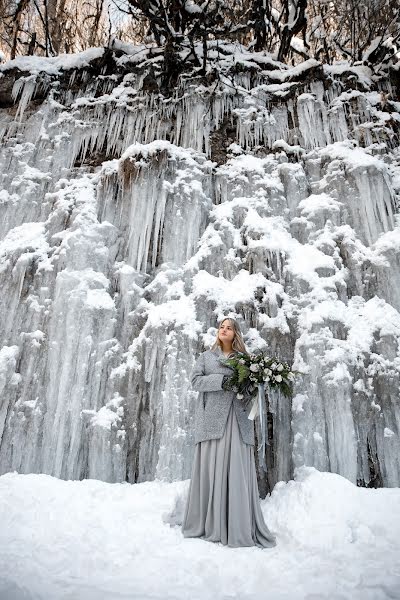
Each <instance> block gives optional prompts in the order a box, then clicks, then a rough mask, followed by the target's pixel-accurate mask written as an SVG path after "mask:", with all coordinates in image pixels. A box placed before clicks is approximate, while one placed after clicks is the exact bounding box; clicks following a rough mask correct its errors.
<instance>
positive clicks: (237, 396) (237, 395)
mask: <svg viewBox="0 0 400 600" xmlns="http://www.w3.org/2000/svg"><path fill="white" fill-rule="evenodd" d="M236 398H239V400H242V399H243V398H244V396H243V394H236Z"/></svg>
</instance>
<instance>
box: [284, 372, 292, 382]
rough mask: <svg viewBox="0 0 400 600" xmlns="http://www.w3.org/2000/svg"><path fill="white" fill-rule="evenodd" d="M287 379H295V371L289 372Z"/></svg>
mask: <svg viewBox="0 0 400 600" xmlns="http://www.w3.org/2000/svg"><path fill="white" fill-rule="evenodd" d="M286 379H289V381H293V379H294V375H293V373H288V375H287V377H286Z"/></svg>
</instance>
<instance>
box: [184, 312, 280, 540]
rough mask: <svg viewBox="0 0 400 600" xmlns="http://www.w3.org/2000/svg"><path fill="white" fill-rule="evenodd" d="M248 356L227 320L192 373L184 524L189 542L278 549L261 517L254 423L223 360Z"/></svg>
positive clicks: (237, 331) (237, 330)
mask: <svg viewBox="0 0 400 600" xmlns="http://www.w3.org/2000/svg"><path fill="white" fill-rule="evenodd" d="M236 352H247V351H246V348H245V344H244V341H243V337H242V334H241V331H240V327H239V324H238V323H237V321H236V320H235V319H232V318H224V319H222V321H220V323H219V325H218V335H217V339H216V340H215V342H214V344H213V345H212V347H211V348H210V349H209V350H206V351H205V352H202V353H201V354H200V356H199V358H198V359H197V361H196V363H195V365H194V368H193V370H192V373H191V386H192V388H193V389H194V390H197V391H198V392H199V396H198V399H197V403H196V412H195V444H196V445H195V453H194V460H193V466H192V475H191V480H190V486H189V493H188V498H187V502H186V507H185V513H184V518H183V524H182V533H183V535H184V537H201V538H202V539H204V540H207V541H210V542H221V543H222V544H224V545H226V546H230V547H232V548H237V547H240V546H259V547H261V548H272V547H273V546H276V538H275V536H274V534H273V533H271V531H270V530H269V529H268V527H267V525H266V523H265V521H264V518H263V514H262V512H261V506H260V499H259V493H258V486H257V475H256V468H255V460H254V442H255V440H254V421H252V420H250V419H248V414H249V411H250V407H248V408H244V405H243V403H242V401H241V400H239V399H238V398H236V393H235V392H233V391H231V390H228V389H225V386H226V387H227V381H228V379H229V378H230V376H231V374H232V370H231V369H230V368H229V367H227V366H224V365H223V364H222V363H221V362H220V359H221V358H223V357H228V356H231V355H232V356H233V355H234V354H235V353H236Z"/></svg>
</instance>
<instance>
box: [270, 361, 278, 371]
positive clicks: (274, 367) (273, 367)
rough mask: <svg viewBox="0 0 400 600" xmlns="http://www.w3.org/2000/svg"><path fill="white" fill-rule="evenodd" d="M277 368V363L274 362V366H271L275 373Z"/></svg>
mask: <svg viewBox="0 0 400 600" xmlns="http://www.w3.org/2000/svg"><path fill="white" fill-rule="evenodd" d="M276 367H277V365H276V363H275V362H273V363H272V365H271V369H272V370H273V371H275V369H276Z"/></svg>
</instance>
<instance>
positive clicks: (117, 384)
mask: <svg viewBox="0 0 400 600" xmlns="http://www.w3.org/2000/svg"><path fill="white" fill-rule="evenodd" d="M210 55H212V52H211V51H210ZM157 60H159V57H158V55H157V53H154V52H151V51H149V50H148V49H146V48H144V47H128V46H122V45H120V46H117V47H116V48H114V49H113V50H110V49H107V50H104V49H92V50H89V51H86V52H84V53H82V54H78V55H70V56H60V57H57V58H49V59H40V58H35V57H25V58H19V59H16V60H14V61H10V62H8V63H5V64H4V65H2V66H0V106H1V110H0V136H1V140H2V141H1V154H0V165H1V169H0V181H1V187H0V289H1V296H0V303H1V310H0V440H1V443H0V473H4V472H7V471H10V470H17V471H19V472H44V473H48V474H51V475H54V476H57V477H60V478H64V479H80V478H85V477H90V478H98V479H103V480H105V481H110V482H113V481H125V480H127V481H129V482H132V483H133V482H136V481H145V480H150V479H153V478H163V479H166V480H174V479H184V478H188V477H189V476H190V467H191V461H192V454H193V437H192V433H193V416H194V403H195V400H196V397H197V393H196V392H193V391H191V390H188V387H189V374H190V371H191V368H192V366H193V361H194V359H195V358H196V356H197V354H198V352H199V351H200V350H202V349H203V348H204V347H207V346H208V345H210V344H211V343H212V341H213V340H214V338H215V333H216V330H215V323H216V319H217V318H220V317H221V316H223V315H226V314H228V313H230V314H232V315H234V316H236V318H238V319H239V321H240V322H241V323H242V330H243V332H244V334H245V341H246V344H247V347H248V349H250V350H256V349H263V350H268V351H269V352H270V353H273V354H277V355H278V356H280V357H281V358H284V359H286V360H289V361H291V362H292V361H294V368H296V369H299V370H301V371H302V372H303V375H302V377H301V378H299V379H298V381H297V382H296V386H295V394H294V397H293V399H292V400H291V401H288V400H287V399H285V398H283V397H281V398H277V397H275V395H272V396H271V397H270V398H269V415H268V422H269V432H268V433H269V439H270V444H271V446H270V447H269V449H268V452H267V456H268V461H269V473H268V480H267V481H261V482H260V484H261V486H263V487H264V490H265V489H268V488H271V487H272V486H273V485H274V484H275V482H276V481H279V480H288V479H290V478H291V477H292V475H293V469H294V468H295V467H296V466H299V465H303V464H305V465H312V466H315V467H316V468H318V469H320V470H326V471H333V472H336V473H339V474H341V475H343V476H345V477H347V478H348V479H350V480H351V481H352V482H354V483H358V484H359V485H371V486H399V485H400V440H399V435H400V402H399V400H400V392H399V373H400V312H399V311H400V221H399V192H400V166H399V160H400V152H399V150H398V131H399V123H400V116H399V109H400V103H399V102H398V101H397V100H398V97H397V96H398V84H399V76H398V72H396V71H394V72H393V73H392V76H391V77H389V76H388V77H387V78H386V79H378V78H376V77H374V76H373V74H372V73H371V72H370V71H369V69H367V68H366V67H361V66H360V67H352V68H350V67H349V66H348V65H346V64H344V63H341V64H336V65H334V66H324V65H321V64H320V63H318V62H317V61H315V60H309V61H306V62H305V63H304V64H302V65H301V66H298V67H293V68H288V67H286V66H285V65H283V64H281V63H277V62H275V61H274V60H272V59H271V58H270V57H269V56H268V55H265V54H264V53H261V52H260V53H256V52H253V53H251V54H250V53H246V52H244V51H243V49H242V48H240V47H233V46H230V45H228V44H227V45H225V46H224V45H223V44H219V46H218V51H217V50H216V51H215V65H216V67H215V69H214V70H211V71H210V73H209V76H208V77H198V78H197V79H196V78H190V79H189V78H187V79H185V78H184V77H182V78H181V80H180V82H179V85H177V87H176V89H175V90H174V92H173V94H172V95H171V96H170V97H168V98H166V97H164V96H162V94H161V93H160V90H159V86H158V81H157V76H156V75H155V72H154V69H153V66H154V64H155V63H156V62H157Z"/></svg>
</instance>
